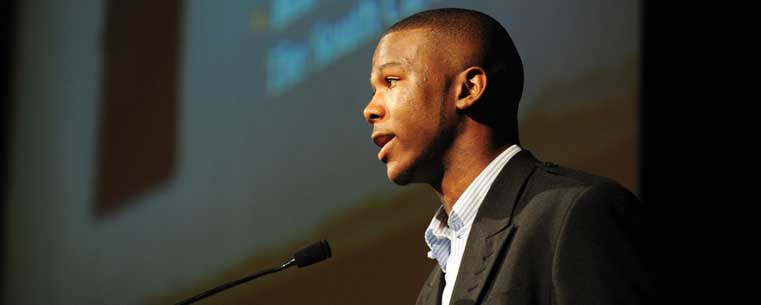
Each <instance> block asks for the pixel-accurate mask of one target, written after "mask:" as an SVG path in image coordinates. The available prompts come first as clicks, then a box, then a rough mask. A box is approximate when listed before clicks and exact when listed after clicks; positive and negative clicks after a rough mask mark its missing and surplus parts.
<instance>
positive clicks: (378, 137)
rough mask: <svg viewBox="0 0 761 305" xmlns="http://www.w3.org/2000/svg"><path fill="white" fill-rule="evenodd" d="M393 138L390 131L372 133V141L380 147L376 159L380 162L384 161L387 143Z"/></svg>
mask: <svg viewBox="0 0 761 305" xmlns="http://www.w3.org/2000/svg"><path fill="white" fill-rule="evenodd" d="M394 138H395V136H394V134H391V133H374V134H373V135H372V139H373V142H375V145H378V147H380V148H381V150H380V152H378V160H380V161H382V162H384V163H385V162H386V154H387V152H386V151H387V150H388V146H389V145H387V144H388V143H389V142H391V140H393V139H394Z"/></svg>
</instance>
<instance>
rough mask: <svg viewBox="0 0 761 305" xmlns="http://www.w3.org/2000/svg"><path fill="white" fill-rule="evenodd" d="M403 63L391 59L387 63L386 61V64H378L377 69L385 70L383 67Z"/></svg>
mask: <svg viewBox="0 0 761 305" xmlns="http://www.w3.org/2000/svg"><path fill="white" fill-rule="evenodd" d="M401 65H402V63H400V62H398V61H390V62H387V63H384V64H382V65H380V66H378V67H377V68H375V70H376V71H383V69H385V68H388V67H390V66H401Z"/></svg>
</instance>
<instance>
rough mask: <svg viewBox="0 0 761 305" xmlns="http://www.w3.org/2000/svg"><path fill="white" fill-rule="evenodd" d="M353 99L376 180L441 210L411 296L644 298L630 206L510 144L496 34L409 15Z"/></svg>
mask: <svg viewBox="0 0 761 305" xmlns="http://www.w3.org/2000/svg"><path fill="white" fill-rule="evenodd" d="M370 83H371V85H372V88H373V92H374V93H373V97H372V99H371V100H370V103H369V104H368V105H367V107H366V108H365V109H364V116H365V119H366V120H367V121H368V122H369V123H370V124H371V125H372V126H373V133H372V140H373V141H374V142H375V143H376V144H377V145H378V146H379V147H381V149H380V152H379V153H378V159H380V160H381V161H382V162H384V163H386V166H387V175H388V178H389V179H390V180H391V181H393V182H394V183H397V184H399V185H406V184H408V183H426V184H429V185H431V186H432V187H433V188H434V189H435V191H436V193H437V194H438V196H439V197H440V199H441V203H442V207H441V208H440V209H439V211H438V212H437V213H436V215H435V216H434V217H433V219H432V221H431V224H430V226H429V228H428V229H427V230H426V232H425V241H426V243H427V244H428V245H429V247H430V249H431V251H430V252H429V253H428V255H429V257H431V258H432V259H436V260H437V262H438V266H437V267H435V268H434V270H433V271H432V272H431V275H430V276H429V278H428V279H427V280H426V282H425V285H424V286H423V289H422V291H421V292H420V295H419V297H418V300H417V304H431V305H433V304H436V305H438V304H443V305H446V304H456V305H464V304H642V303H648V302H650V301H651V299H652V297H653V294H654V285H653V283H652V274H651V271H650V269H649V267H650V266H649V264H648V263H649V262H648V260H647V259H646V258H647V255H646V253H645V252H644V251H643V249H644V247H643V245H644V243H645V242H647V234H645V229H646V225H647V224H646V223H645V220H644V219H645V216H646V215H645V214H644V209H643V206H642V204H641V203H640V202H639V201H638V199H637V198H636V197H635V196H634V195H632V194H631V193H630V192H628V191H627V190H625V189H624V188H623V187H621V186H619V185H618V184H616V183H615V182H613V181H611V180H609V179H606V178H603V177H597V176H593V175H590V174H585V173H582V172H578V171H574V170H571V169H567V168H563V167H559V166H557V165H554V164H551V163H543V162H539V161H537V160H536V159H535V158H534V157H533V156H532V155H531V154H530V153H529V152H528V151H526V150H523V149H522V148H521V147H520V146H519V140H518V127H517V126H518V124H517V113H518V101H519V100H520V97H521V92H522V88H523V68H522V63H521V60H520V57H519V55H518V52H517V50H516V48H515V46H514V45H513V42H512V40H511V39H510V36H509V35H508V33H507V31H506V30H505V29H504V28H503V27H502V26H501V25H500V24H499V22H497V21H496V20H494V19H493V18H491V17H489V16H487V15H485V14H482V13H479V12H475V11H470V10H464V9H438V10H431V11H426V12H421V13H418V14H415V15H413V16H410V17H408V18H406V19H404V20H402V21H400V22H398V23H397V24H395V25H393V26H392V27H391V28H389V29H388V30H387V31H386V32H385V33H384V34H383V36H382V38H381V39H380V41H379V43H378V46H377V48H376V49H375V54H374V55H373V60H372V71H371V76H370Z"/></svg>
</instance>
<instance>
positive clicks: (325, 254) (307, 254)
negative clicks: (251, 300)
mask: <svg viewBox="0 0 761 305" xmlns="http://www.w3.org/2000/svg"><path fill="white" fill-rule="evenodd" d="M330 256H331V252H330V245H329V244H328V241H327V240H321V241H318V242H316V243H313V244H311V245H309V246H307V247H305V248H303V249H301V250H299V251H298V252H296V254H294V255H293V258H291V259H290V260H289V261H287V262H285V263H283V264H282V265H280V267H275V268H271V269H267V270H263V271H259V272H257V273H254V274H252V275H249V276H247V277H244V278H242V279H239V280H235V281H232V282H228V283H225V284H222V285H219V286H217V287H214V288H212V289H209V290H207V291H205V292H203V293H200V294H198V295H196V296H193V297H191V298H189V299H185V300H183V301H181V302H179V303H176V304H174V305H188V304H191V303H195V302H196V301H198V300H201V299H204V298H206V297H208V296H212V295H214V294H217V293H219V292H221V291H223V290H225V289H228V288H232V287H234V286H238V285H240V284H243V283H245V282H248V281H250V280H253V279H255V278H258V277H261V276H264V275H267V274H270V273H275V272H278V271H281V270H285V269H287V268H289V267H292V266H293V265H294V264H296V266H298V267H299V268H302V267H306V266H309V265H312V264H315V263H319V262H321V261H324V260H326V259H328V258H330Z"/></svg>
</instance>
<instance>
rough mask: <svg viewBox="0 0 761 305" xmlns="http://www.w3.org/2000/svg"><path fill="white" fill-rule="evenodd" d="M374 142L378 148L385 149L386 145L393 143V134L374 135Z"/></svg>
mask: <svg viewBox="0 0 761 305" xmlns="http://www.w3.org/2000/svg"><path fill="white" fill-rule="evenodd" d="M372 138H373V142H375V145H378V147H380V148H383V146H384V145H386V143H388V142H389V141H391V139H393V138H394V135H393V134H374V135H373V136H372Z"/></svg>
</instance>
